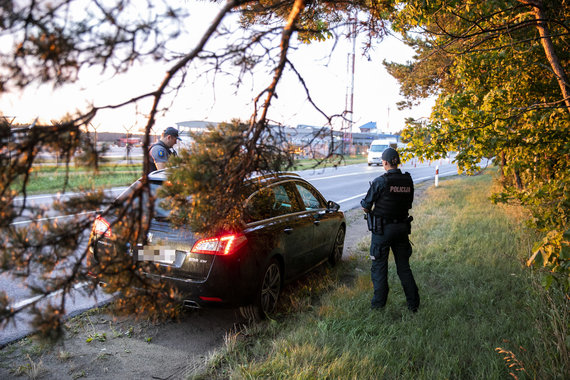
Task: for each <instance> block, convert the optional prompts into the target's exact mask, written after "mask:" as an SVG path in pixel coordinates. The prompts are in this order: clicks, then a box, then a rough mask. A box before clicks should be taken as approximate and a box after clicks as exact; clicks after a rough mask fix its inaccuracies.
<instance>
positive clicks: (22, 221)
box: [10, 211, 97, 226]
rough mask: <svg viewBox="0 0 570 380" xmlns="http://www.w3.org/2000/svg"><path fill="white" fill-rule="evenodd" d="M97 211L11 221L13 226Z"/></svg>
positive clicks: (91, 212) (90, 212)
mask: <svg viewBox="0 0 570 380" xmlns="http://www.w3.org/2000/svg"><path fill="white" fill-rule="evenodd" d="M96 212H97V211H84V212H80V213H79V214H72V215H60V216H50V217H49V218H38V219H30V220H21V221H19V222H14V223H10V225H11V226H19V225H21V224H28V223H32V222H45V221H48V220H56V219H65V218H73V217H76V216H82V215H90V214H94V213H96Z"/></svg>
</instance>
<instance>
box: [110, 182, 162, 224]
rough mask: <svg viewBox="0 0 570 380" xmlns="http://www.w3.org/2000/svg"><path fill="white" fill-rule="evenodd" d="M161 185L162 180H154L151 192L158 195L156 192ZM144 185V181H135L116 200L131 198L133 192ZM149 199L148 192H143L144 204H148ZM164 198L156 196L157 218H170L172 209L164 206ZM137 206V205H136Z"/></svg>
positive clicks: (121, 200)
mask: <svg viewBox="0 0 570 380" xmlns="http://www.w3.org/2000/svg"><path fill="white" fill-rule="evenodd" d="M160 186H162V182H156V181H153V182H151V183H150V192H151V193H152V194H153V195H156V192H157V191H158V189H159V188H160ZM141 187H142V183H141V182H140V181H136V182H135V183H133V184H132V185H131V186H129V187H128V188H127V189H125V190H124V191H123V192H122V193H121V194H120V195H119V196H118V197H117V199H116V201H115V202H118V203H124V202H125V201H126V200H127V198H129V197H130V196H132V194H133V193H134V192H135V191H136V190H138V189H140V188H141ZM147 201H148V196H147V193H146V192H145V193H143V202H144V204H146V203H147ZM162 201H163V199H162V198H155V199H154V217H155V218H168V216H169V215H170V210H167V209H165V208H163V207H162ZM135 207H136V205H135Z"/></svg>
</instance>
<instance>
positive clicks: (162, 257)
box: [137, 246, 176, 264]
mask: <svg viewBox="0 0 570 380" xmlns="http://www.w3.org/2000/svg"><path fill="white" fill-rule="evenodd" d="M137 259H138V261H154V262H157V263H164V264H173V263H174V261H175V260H176V250H175V249H168V248H167V247H156V246H154V247H149V246H145V247H143V249H139V250H138V255H137Z"/></svg>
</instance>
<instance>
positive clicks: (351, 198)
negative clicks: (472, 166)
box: [337, 171, 456, 204]
mask: <svg viewBox="0 0 570 380" xmlns="http://www.w3.org/2000/svg"><path fill="white" fill-rule="evenodd" d="M454 173H456V171H450V172H445V173H441V174H440V175H445V174H454ZM430 178H433V176H428V177H422V178H416V179H415V180H414V182H418V181H423V180H426V179H430ZM365 195H366V193H362V194H358V195H354V196H352V197H349V198H345V199H342V200H340V201H338V202H337V203H339V204H341V203H344V202H348V201H351V200H353V199H356V198H359V197H364V196H365Z"/></svg>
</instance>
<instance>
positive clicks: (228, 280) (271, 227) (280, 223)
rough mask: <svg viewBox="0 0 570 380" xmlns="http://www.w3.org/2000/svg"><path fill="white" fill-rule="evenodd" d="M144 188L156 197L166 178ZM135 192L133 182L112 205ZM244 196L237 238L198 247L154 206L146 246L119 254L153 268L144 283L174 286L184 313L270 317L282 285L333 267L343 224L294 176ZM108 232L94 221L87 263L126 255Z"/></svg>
mask: <svg viewBox="0 0 570 380" xmlns="http://www.w3.org/2000/svg"><path fill="white" fill-rule="evenodd" d="M149 180H150V187H151V192H153V193H154V194H156V190H157V189H158V188H159V187H160V186H161V185H162V183H163V182H164V181H165V180H166V173H165V171H164V170H159V171H156V172H154V173H151V174H150V175H149ZM253 183H255V184H257V186H249V184H253ZM259 184H261V185H259ZM137 186H141V184H140V182H138V181H137V182H135V183H134V184H133V185H132V186H131V187H130V188H129V189H127V190H126V191H125V192H124V193H123V194H121V195H120V196H119V197H118V199H117V201H118V202H121V201H122V200H124V199H125V198H126V197H127V196H128V195H129V194H130V193H131V192H132V191H133V189H134V188H135V187H137ZM248 188H251V189H252V190H251V193H246V194H249V196H248V197H247V199H246V201H245V205H244V210H245V215H244V219H245V224H244V225H243V228H242V229H241V230H240V231H239V232H237V233H228V234H225V235H221V236H211V237H205V238H201V239H198V238H197V236H196V234H194V233H193V232H192V231H191V230H190V229H188V228H180V227H178V228H174V226H173V225H172V224H171V223H169V221H168V211H167V210H164V209H163V208H161V207H160V200H157V202H156V203H155V213H154V214H155V217H154V219H153V220H152V221H151V224H150V229H149V232H148V235H147V246H145V247H142V246H141V245H140V244H139V245H135V246H134V247H136V248H134V249H132V248H123V249H132V255H133V257H134V259H135V260H138V261H153V262H155V264H156V265H154V266H151V267H153V268H154V269H153V270H152V271H149V272H147V273H146V276H148V277H151V278H156V279H161V280H163V281H166V282H168V283H169V284H171V285H172V286H174V287H175V288H176V289H177V290H178V291H179V292H180V293H181V294H183V295H184V304H185V306H190V307H201V306H206V305H212V304H216V305H223V306H228V307H240V311H241V313H242V315H244V316H245V317H247V318H253V319H255V318H259V317H263V316H265V315H266V314H267V313H271V312H272V311H273V310H274V308H275V305H276V303H277V299H278V297H279V294H280V292H281V289H282V286H283V284H284V283H286V282H288V281H291V280H293V279H295V278H297V277H299V276H301V275H303V274H305V273H307V272H309V271H310V270H312V269H314V268H315V267H317V266H319V265H321V264H323V263H325V262H327V261H328V262H329V263H330V264H332V265H335V264H336V263H337V262H338V261H339V260H340V258H341V256H342V252H343V247H344V236H345V231H346V222H345V219H344V214H343V213H342V212H341V211H339V208H340V206H339V205H338V204H337V203H335V202H333V201H328V202H327V201H326V200H325V198H323V196H322V195H321V194H320V193H319V192H318V191H317V190H316V189H315V188H314V187H313V186H312V185H311V184H310V183H308V182H307V181H305V180H304V179H302V178H301V177H300V176H298V175H297V174H293V173H278V174H272V175H265V176H256V177H252V178H250V179H248V180H247V181H246V183H244V189H248ZM110 226H111V227H110ZM112 228H113V227H112V223H109V222H108V221H107V220H105V219H103V218H102V217H99V218H97V220H96V221H95V224H94V226H93V230H92V234H91V240H90V248H89V249H90V253H91V254H90V256H91V257H90V260H94V262H95V263H96V262H97V257H101V255H104V254H105V253H108V254H110V253H111V252H110V250H116V249H122V248H120V247H131V245H129V244H125V242H117V241H115V240H114V239H113V233H112Z"/></svg>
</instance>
